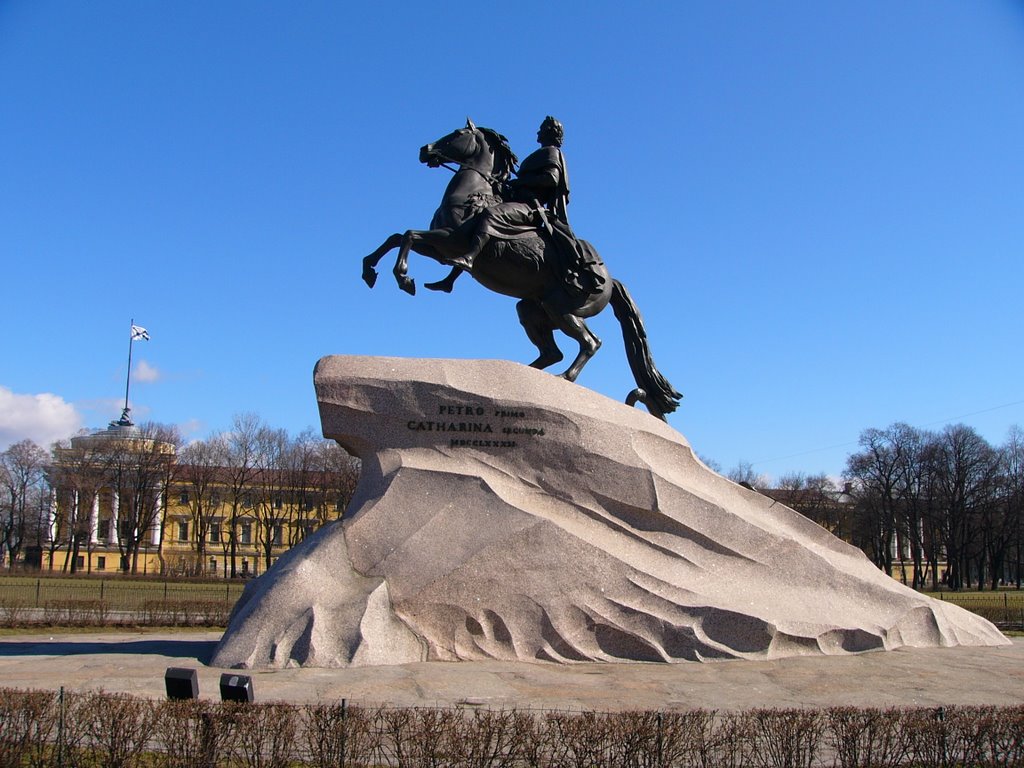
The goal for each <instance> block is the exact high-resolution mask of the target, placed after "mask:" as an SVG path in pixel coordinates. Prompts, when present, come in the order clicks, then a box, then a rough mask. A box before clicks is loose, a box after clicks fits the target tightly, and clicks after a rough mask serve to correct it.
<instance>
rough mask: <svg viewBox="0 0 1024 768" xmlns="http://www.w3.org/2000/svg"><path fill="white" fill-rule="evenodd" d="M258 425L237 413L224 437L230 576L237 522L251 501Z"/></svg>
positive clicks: (234, 563)
mask: <svg viewBox="0 0 1024 768" xmlns="http://www.w3.org/2000/svg"><path fill="white" fill-rule="evenodd" d="M261 428H263V424H262V422H261V421H260V418H259V416H257V415H256V414H255V413H242V414H237V415H235V416H234V418H233V419H232V423H231V430H230V431H229V432H228V433H227V434H226V435H225V436H224V439H225V442H226V445H227V451H226V453H225V457H226V459H227V461H226V464H225V470H226V475H227V491H228V507H229V513H230V514H229V517H228V531H227V533H228V535H227V539H226V540H225V543H224V546H225V555H226V556H227V557H228V559H229V561H230V563H231V566H230V570H231V578H235V577H236V576H237V575H238V543H239V542H238V524H239V520H240V518H241V512H242V509H243V507H245V506H248V505H249V504H251V502H252V498H251V489H250V485H251V484H252V481H253V477H254V475H255V473H256V471H257V468H256V451H257V448H258V440H257V436H258V434H259V431H260V429H261Z"/></svg>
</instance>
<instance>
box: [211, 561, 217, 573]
mask: <svg viewBox="0 0 1024 768" xmlns="http://www.w3.org/2000/svg"><path fill="white" fill-rule="evenodd" d="M210 573H212V574H213V575H214V576H216V575H217V558H216V557H211V558H210Z"/></svg>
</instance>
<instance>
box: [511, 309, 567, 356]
mask: <svg viewBox="0 0 1024 768" xmlns="http://www.w3.org/2000/svg"><path fill="white" fill-rule="evenodd" d="M516 312H517V313H518V314H519V322H520V323H522V325H523V329H524V330H525V331H526V335H527V336H529V337H530V341H532V342H533V343H534V346H536V347H537V350H538V351H539V352H540V355H539V356H538V357H537V359H536V360H534V361H533V362H532V363H530V367H531V368H547V367H548V366H549V365H554V364H555V363H557V362H558V361H560V360H561V359H562V351H561V350H560V349H559V348H558V344H556V343H555V333H554V331H555V326H554V325H553V324H552V322H551V318H550V317H548V313H547V312H546V311H545V310H544V308H543V307H542V306H541V305H540V304H538V303H537V302H536V301H532V300H531V299H523V300H522V301H520V302H519V303H518V304H516Z"/></svg>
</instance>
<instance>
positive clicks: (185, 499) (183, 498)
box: [178, 491, 188, 504]
mask: <svg viewBox="0 0 1024 768" xmlns="http://www.w3.org/2000/svg"><path fill="white" fill-rule="evenodd" d="M178 501H180V502H181V503H182V504H188V491H182V492H181V496H179V497H178Z"/></svg>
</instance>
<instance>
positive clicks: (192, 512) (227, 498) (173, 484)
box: [26, 419, 356, 577]
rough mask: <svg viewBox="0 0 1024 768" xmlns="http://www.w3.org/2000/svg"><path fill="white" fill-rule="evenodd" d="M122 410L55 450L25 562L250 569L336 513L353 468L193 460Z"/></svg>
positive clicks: (216, 572) (220, 572)
mask: <svg viewBox="0 0 1024 768" xmlns="http://www.w3.org/2000/svg"><path fill="white" fill-rule="evenodd" d="M162 438H163V436H162V435H161V434H160V433H159V428H155V429H154V428H150V431H148V432H144V431H143V430H142V429H140V428H139V427H137V426H135V425H133V424H131V423H130V422H129V421H128V420H127V419H122V421H120V422H112V423H111V425H110V426H109V427H108V428H107V429H106V430H102V431H99V432H96V433H94V434H90V435H82V436H79V437H75V438H72V440H71V441H70V444H69V445H68V446H66V447H61V448H57V449H56V450H55V451H54V461H53V464H52V465H51V467H50V469H49V480H50V486H51V489H52V493H51V504H50V510H49V515H48V519H47V520H46V521H45V524H46V529H47V530H46V533H45V536H44V537H43V539H44V541H43V542H42V546H41V547H40V548H39V550H40V551H37V552H33V553H29V552H28V551H27V552H26V561H27V562H28V563H29V564H31V565H36V566H38V567H40V568H42V569H45V570H54V571H62V572H68V573H109V572H118V571H121V572H132V573H137V574H161V575H207V576H218V577H226V576H238V577H252V576H257V575H259V574H260V573H262V572H263V571H265V570H266V568H267V567H269V565H271V564H273V562H275V561H276V560H277V558H278V557H279V556H280V555H281V554H282V553H283V552H284V551H286V550H287V549H288V548H289V547H291V546H294V545H295V544H296V543H298V542H299V541H301V540H302V539H304V538H305V537H306V536H308V535H309V534H310V533H312V532H313V531H315V530H316V529H317V528H319V527H320V526H322V525H324V524H326V523H329V522H331V521H334V520H337V519H338V518H340V517H341V514H342V512H343V510H344V508H345V505H346V504H347V501H348V499H349V498H350V496H351V491H352V488H353V487H354V482H355V476H356V470H355V468H354V466H353V465H352V464H351V463H349V464H348V465H347V467H348V471H346V472H343V473H341V475H338V474H337V473H329V472H324V471H316V470H309V469H308V468H307V469H302V470H295V471H286V470H282V469H259V468H257V467H247V468H243V471H241V472H240V471H238V470H237V468H229V467H217V466H192V465H189V464H184V463H180V462H178V461H177V456H176V451H175V446H174V443H173V442H171V441H170V440H167V439H162Z"/></svg>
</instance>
